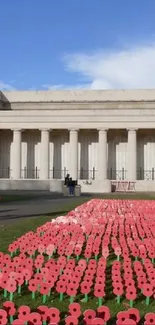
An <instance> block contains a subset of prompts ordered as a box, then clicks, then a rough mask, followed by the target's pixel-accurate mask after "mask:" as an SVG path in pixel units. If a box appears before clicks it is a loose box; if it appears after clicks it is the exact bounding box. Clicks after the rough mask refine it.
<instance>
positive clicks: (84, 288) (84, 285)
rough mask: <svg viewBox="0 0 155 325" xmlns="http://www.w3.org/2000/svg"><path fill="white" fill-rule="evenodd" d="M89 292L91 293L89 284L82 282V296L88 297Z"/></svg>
mask: <svg viewBox="0 0 155 325" xmlns="http://www.w3.org/2000/svg"><path fill="white" fill-rule="evenodd" d="M90 291H91V287H90V285H89V283H88V282H86V281H83V282H82V283H81V293H82V294H84V295H88V294H89V293H90Z"/></svg>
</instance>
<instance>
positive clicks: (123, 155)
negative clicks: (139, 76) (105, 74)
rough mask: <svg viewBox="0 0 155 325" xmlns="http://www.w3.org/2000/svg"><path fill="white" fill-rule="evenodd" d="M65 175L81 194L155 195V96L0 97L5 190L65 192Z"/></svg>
mask: <svg viewBox="0 0 155 325" xmlns="http://www.w3.org/2000/svg"><path fill="white" fill-rule="evenodd" d="M68 173H69V174H70V175H71V176H72V178H73V179H75V180H78V183H79V184H80V185H81V190H82V192H92V193H93V192H94V193H95V192H96V193H97V192H110V191H111V188H112V185H113V186H116V188H117V187H118V184H119V189H120V190H123V189H124V190H136V191H155V90H154V89H149V90H66V91H65V90H64V91H59V90H58V91H4V92H0V189H32V190H33V189H34V190H37V189H38V190H39V189H42V190H44V189H45V190H48V189H50V190H51V191H53V192H55V191H58V192H61V190H62V182H63V181H64V178H65V176H66V174H68ZM129 183H130V185H131V187H130V186H129ZM124 184H126V185H124Z"/></svg>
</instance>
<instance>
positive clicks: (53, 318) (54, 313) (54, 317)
mask: <svg viewBox="0 0 155 325" xmlns="http://www.w3.org/2000/svg"><path fill="white" fill-rule="evenodd" d="M48 311H49V320H50V323H51V324H58V323H59V321H60V311H59V310H58V309H57V308H54V307H51V308H49V310H48Z"/></svg>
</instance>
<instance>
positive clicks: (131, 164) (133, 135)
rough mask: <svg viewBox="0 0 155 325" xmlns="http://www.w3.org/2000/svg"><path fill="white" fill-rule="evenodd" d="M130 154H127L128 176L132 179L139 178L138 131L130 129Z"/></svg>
mask: <svg viewBox="0 0 155 325" xmlns="http://www.w3.org/2000/svg"><path fill="white" fill-rule="evenodd" d="M127 152H128V155H127V176H128V177H127V178H128V180H129V181H130V180H131V181H134V180H136V179H137V131H136V130H135V129H129V130H128V150H127Z"/></svg>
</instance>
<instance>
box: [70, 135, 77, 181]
mask: <svg viewBox="0 0 155 325" xmlns="http://www.w3.org/2000/svg"><path fill="white" fill-rule="evenodd" d="M69 160H70V170H69V173H70V176H71V177H72V179H73V180H77V179H78V130H70V157H69Z"/></svg>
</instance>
